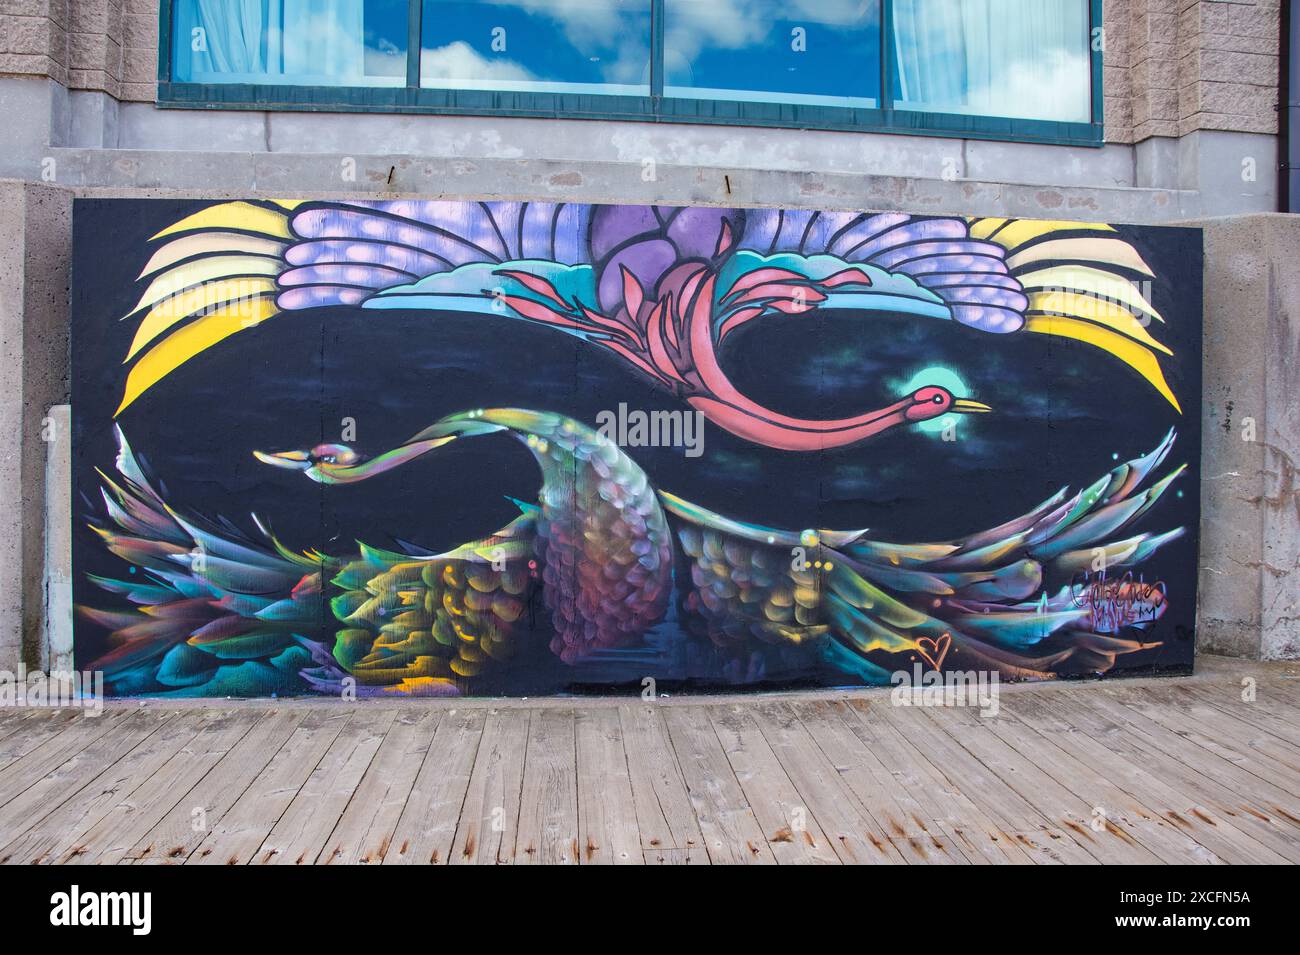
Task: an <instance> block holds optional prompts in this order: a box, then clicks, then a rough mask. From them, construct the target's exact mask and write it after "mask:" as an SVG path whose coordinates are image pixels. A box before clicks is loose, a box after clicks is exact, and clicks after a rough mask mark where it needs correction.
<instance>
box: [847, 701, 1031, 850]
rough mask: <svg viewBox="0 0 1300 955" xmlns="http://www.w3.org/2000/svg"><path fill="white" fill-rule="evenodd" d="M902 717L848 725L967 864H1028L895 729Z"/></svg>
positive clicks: (924, 754) (963, 795) (991, 822)
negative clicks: (951, 842)
mask: <svg viewBox="0 0 1300 955" xmlns="http://www.w3.org/2000/svg"><path fill="white" fill-rule="evenodd" d="M900 725H903V726H905V725H906V721H905V720H904V721H902V723H901V724H896V723H894V722H891V721H889V720H872V721H871V722H869V723H867V722H861V723H860V725H856V726H855V727H854V732H855V733H856V734H857V735H858V737H859V738H860V739H862V740H864V741H865V742H866V743H867V746H868V748H869V749H870V750H871V752H872V753H874V754H876V755H877V757H878V758H879V760H880V762H881V764H882V765H883V766H884V767H885V768H886V769H887V770H888V771H889V773H890V775H892V776H893V777H894V778H895V779H897V780H898V782H899V783H900V784H901V785H903V786H904V787H905V788H906V789H907V791H908V792H909V793H910V794H911V795H912V797H913V798H914V799H915V800H916V802H917V804H918V805H919V807H920V810H921V813H922V815H923V816H924V817H926V818H929V819H931V820H932V821H933V822H932V824H933V825H935V826H937V827H938V829H939V830H940V831H942V832H944V833H946V834H947V836H948V838H949V839H951V840H952V841H953V843H954V844H955V845H956V848H957V851H959V852H961V853H962V854H963V855H964V856H965V857H966V858H967V859H968V860H969V861H970V862H971V863H987V864H990V865H1008V864H1017V865H1029V864H1032V861H1033V860H1031V859H1030V858H1029V856H1028V855H1027V854H1026V853H1025V850H1024V849H1023V848H1022V847H1021V846H1020V845H1019V844H1018V843H1017V842H1015V841H1014V840H1012V839H1007V838H1005V837H1004V836H1002V835H1001V833H1000V832H999V829H998V826H997V825H996V824H995V823H994V822H993V821H992V820H990V819H989V817H988V816H987V815H986V814H985V813H984V812H983V811H982V810H981V809H980V808H979V807H978V806H977V805H975V803H973V802H971V800H970V798H969V797H968V796H967V795H966V794H965V793H964V792H963V791H962V790H961V789H960V788H959V787H958V786H957V785H955V784H954V783H953V782H952V781H951V780H949V779H948V778H947V777H946V776H945V775H944V774H943V772H942V771H941V770H940V768H939V767H938V766H936V765H935V764H934V763H932V762H931V761H930V759H929V756H928V755H927V753H926V752H925V750H924V749H923V748H920V747H918V746H916V745H914V744H913V743H912V741H911V740H910V739H908V737H907V736H906V735H904V733H903V732H902V731H901V730H900Z"/></svg>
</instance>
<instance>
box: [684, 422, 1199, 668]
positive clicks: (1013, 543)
mask: <svg viewBox="0 0 1300 955" xmlns="http://www.w3.org/2000/svg"><path fill="white" fill-rule="evenodd" d="M1173 441H1174V432H1173V431H1170V433H1169V434H1168V436H1167V437H1166V438H1165V439H1164V440H1163V441H1162V442H1161V443H1160V445H1159V446H1158V447H1157V448H1156V449H1155V450H1154V451H1152V452H1151V453H1150V454H1148V455H1144V456H1142V457H1139V458H1136V459H1134V460H1132V461H1129V462H1127V463H1125V464H1122V465H1120V466H1119V467H1117V468H1115V469H1114V470H1113V471H1111V472H1110V473H1109V474H1107V475H1106V476H1104V477H1102V478H1101V479H1099V480H1098V481H1096V482H1095V483H1093V484H1092V485H1090V486H1089V487H1087V488H1085V489H1084V490H1082V491H1079V492H1077V493H1075V494H1073V495H1070V494H1069V493H1068V492H1067V491H1066V490H1062V491H1060V492H1058V493H1057V494H1055V495H1053V496H1052V497H1051V498H1049V499H1048V500H1046V501H1044V502H1043V503H1042V504H1040V505H1039V506H1038V507H1036V508H1034V509H1033V510H1031V511H1030V512H1028V513H1027V514H1024V515H1022V516H1020V517H1018V518H1015V519H1014V520H1011V521H1008V522H1006V523H1004V524H1001V525H999V526H997V527H994V528H990V529H988V530H985V531H982V532H979V533H976V534H971V535H969V536H966V537H963V538H960V539H957V540H953V541H948V542H942V543H929V544H898V543H889V542H884V541H876V540H871V539H869V538H868V537H867V536H866V534H865V532H859V531H817V530H805V531H802V532H793V531H782V530H777V529H774V528H767V527H760V526H758V525H753V524H743V523H740V522H737V521H733V520H730V519H728V518H725V517H722V516H721V515H718V514H715V513H713V512H711V511H708V510H705V509H704V508H701V507H698V506H696V505H693V504H690V503H688V502H686V501H683V500H681V499H680V498H677V497H674V496H672V495H669V494H662V495H661V496H662V498H663V500H664V506H665V508H666V509H667V510H668V512H669V513H671V514H673V515H674V516H675V517H676V518H677V519H678V529H677V533H678V538H679V540H680V541H681V544H682V548H683V550H684V552H685V554H686V556H687V558H688V560H689V566H690V581H689V583H686V582H683V586H684V587H685V588H686V590H687V593H686V596H685V598H684V600H683V605H684V608H685V609H686V610H687V611H688V612H689V613H690V614H692V615H693V616H694V617H695V618H696V620H697V621H698V622H699V623H701V625H702V627H701V628H702V630H703V631H704V632H705V633H706V634H707V635H708V637H709V638H710V639H711V640H712V641H713V642H714V644H715V645H716V646H717V647H718V648H719V649H720V650H721V651H722V652H723V654H724V656H725V655H728V654H732V655H740V654H748V653H750V652H751V651H752V650H753V648H755V647H756V646H759V647H761V646H768V647H773V648H777V649H778V650H782V651H785V650H789V649H791V648H800V647H802V648H815V649H816V652H818V653H820V654H821V655H822V656H823V657H824V658H825V659H827V660H829V661H830V662H832V663H834V664H835V665H837V666H840V667H841V668H842V669H845V670H846V671H848V672H851V673H855V674H857V675H859V676H862V677H863V678H865V679H867V680H869V681H870V682H883V681H885V680H887V679H888V676H889V674H890V673H892V672H893V671H895V670H898V669H900V668H902V667H910V665H911V663H912V662H917V661H921V662H924V663H926V664H928V665H929V666H930V667H933V668H935V669H941V668H943V667H945V666H950V667H956V668H962V669H990V670H997V671H998V672H1000V673H1002V674H1003V675H1004V676H1008V677H1046V676H1051V675H1053V674H1054V673H1057V672H1060V671H1062V670H1063V669H1067V668H1073V669H1100V670H1104V669H1107V668H1109V667H1110V666H1111V665H1112V664H1113V663H1114V658H1115V656H1116V655H1117V654H1121V653H1129V652H1133V651H1136V650H1141V649H1144V648H1147V647H1151V646H1154V645H1155V644H1152V643H1146V642H1143V640H1142V639H1141V631H1142V630H1144V629H1145V628H1146V627H1148V626H1149V625H1150V623H1151V622H1153V621H1154V620H1155V619H1157V618H1158V617H1159V616H1160V615H1161V614H1162V613H1163V611H1164V597H1163V592H1162V591H1160V590H1159V589H1158V588H1154V587H1145V586H1141V585H1137V584H1134V583H1133V582H1132V581H1130V580H1128V579H1127V578H1125V577H1122V576H1119V575H1121V574H1123V573H1124V571H1125V570H1127V569H1128V568H1132V567H1134V566H1137V565H1139V564H1141V563H1142V562H1143V561H1145V560H1146V559H1147V558H1148V557H1150V556H1151V554H1153V553H1154V552H1155V551H1156V550H1157V549H1158V548H1160V547H1161V546H1163V545H1164V544H1166V543H1168V542H1170V541H1172V540H1174V539H1176V538H1177V537H1179V536H1180V535H1181V534H1182V528H1176V529H1174V530H1171V531H1168V532H1165V533H1159V534H1155V533H1149V532H1148V533H1138V534H1134V535H1128V534H1126V533H1125V532H1126V531H1127V529H1128V528H1130V527H1131V526H1132V525H1133V524H1134V523H1135V522H1137V521H1139V520H1140V519H1141V517H1142V516H1143V515H1144V514H1145V513H1146V512H1147V511H1148V510H1149V509H1150V508H1151V507H1152V506H1153V505H1154V504H1155V503H1156V501H1157V500H1159V498H1160V496H1161V495H1162V494H1163V493H1164V492H1165V490H1166V489H1167V488H1168V487H1169V485H1170V483H1171V482H1172V481H1173V480H1174V479H1175V478H1176V477H1177V476H1178V475H1179V474H1180V473H1181V472H1182V470H1183V467H1179V468H1177V469H1175V470H1174V471H1173V472H1171V473H1170V474H1168V475H1166V476H1165V477H1164V478H1162V479H1160V480H1159V481H1157V482H1155V483H1154V484H1152V485H1151V486H1150V487H1149V488H1148V489H1147V490H1145V491H1140V492H1139V491H1138V490H1137V489H1138V488H1139V487H1140V486H1141V485H1142V484H1143V483H1144V481H1145V480H1146V478H1147V477H1148V475H1150V473H1151V472H1152V471H1153V470H1154V469H1155V468H1156V467H1158V466H1159V464H1160V463H1161V462H1162V461H1163V460H1164V458H1165V456H1166V455H1167V454H1168V452H1169V449H1170V447H1171V446H1172V445H1173ZM1117 578H1118V579H1117ZM1124 587H1128V588H1129V589H1128V590H1127V591H1124V590H1123V588H1124ZM1116 588H1120V590H1118V591H1117V590H1116ZM1100 595H1107V596H1118V597H1119V599H1120V600H1122V601H1124V602H1125V603H1126V606H1127V611H1126V613H1125V614H1124V615H1119V616H1117V615H1115V614H1103V613H1100V612H1098V607H1099V606H1100V605H1101V604H1102V603H1103V601H1102V600H1101V599H1094V598H1099V596H1100Z"/></svg>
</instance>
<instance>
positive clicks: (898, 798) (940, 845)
mask: <svg viewBox="0 0 1300 955" xmlns="http://www.w3.org/2000/svg"><path fill="white" fill-rule="evenodd" d="M796 712H798V713H799V717H800V719H801V720H802V721H803V723H804V725H805V726H807V727H808V730H809V732H810V733H812V735H813V738H814V739H816V740H817V744H818V745H819V746H820V747H821V748H822V752H824V753H825V754H826V755H827V756H828V757H830V758H831V760H832V761H833V762H834V764H835V768H836V769H837V770H838V771H839V773H840V776H841V778H842V779H843V780H844V782H845V783H846V784H847V785H848V786H849V788H850V789H852V790H853V792H854V793H855V794H856V795H857V798H858V800H859V802H860V803H861V804H862V805H863V806H864V807H867V808H868V809H869V811H870V812H871V815H872V816H873V817H874V818H875V819H876V821H877V823H878V825H879V827H880V829H881V831H882V832H883V833H884V837H885V839H887V840H888V841H889V843H890V844H891V845H892V846H894V848H895V849H897V850H898V852H899V854H900V855H901V856H902V858H903V859H904V860H906V861H907V862H909V863H928V864H932V865H963V864H966V863H968V862H969V861H970V860H969V859H968V858H967V857H966V855H965V854H964V853H963V852H962V851H961V850H960V849H959V848H957V847H956V846H955V845H953V844H952V840H950V839H948V838H947V836H946V834H945V833H944V832H943V831H942V829H941V827H940V826H939V825H938V823H937V821H936V820H934V819H928V820H927V819H926V818H924V817H923V816H922V810H921V807H920V805H919V803H918V802H917V801H916V798H915V797H914V795H913V793H912V792H910V791H909V790H908V788H907V787H906V786H904V785H903V784H902V783H901V782H900V781H899V780H898V779H897V778H896V777H895V776H894V773H893V772H892V771H891V770H890V768H889V767H888V766H885V765H884V764H883V763H881V761H880V758H879V756H878V755H877V753H876V752H875V751H874V749H873V747H872V740H871V737H870V736H869V735H867V734H866V733H865V732H864V730H865V729H866V727H865V726H864V724H863V721H862V720H859V719H858V718H857V715H856V712H855V711H854V710H853V709H852V708H851V707H848V706H846V705H845V704H842V703H811V704H808V705H807V706H803V705H800V706H799V707H797V708H796Z"/></svg>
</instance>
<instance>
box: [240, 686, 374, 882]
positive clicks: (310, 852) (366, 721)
mask: <svg viewBox="0 0 1300 955" xmlns="http://www.w3.org/2000/svg"><path fill="white" fill-rule="evenodd" d="M395 715H396V714H395V713H394V711H392V710H370V711H367V710H365V709H362V710H361V711H360V712H357V713H355V714H354V715H353V717H352V719H351V720H350V721H349V722H348V724H347V725H346V726H344V727H343V729H342V731H341V732H340V733H339V734H338V736H336V737H335V738H334V742H333V743H332V744H331V745H330V748H329V750H328V751H327V752H326V753H325V755H324V757H323V758H322V759H321V761H320V763H318V764H317V766H316V768H315V769H313V770H312V772H311V775H310V776H308V777H307V781H306V782H305V783H304V784H303V786H302V788H301V789H300V790H298V794H297V795H296V796H294V797H293V801H292V802H290V803H289V807H288V808H287V809H285V811H284V814H283V815H282V816H280V818H279V819H278V820H277V821H276V823H275V825H274V826H273V827H272V828H271V831H270V832H269V833H268V834H267V836H266V839H265V840H263V842H262V844H261V846H260V847H258V849H257V852H256V853H255V854H254V856H253V859H252V861H253V862H255V863H258V864H262V865H267V864H275V865H311V864H313V863H315V862H316V861H317V858H318V856H320V854H321V850H322V849H324V847H325V843H326V841H327V840H328V839H329V838H330V834H331V833H332V832H334V829H335V827H336V826H338V824H339V817H340V816H342V815H343V811H344V810H345V809H347V808H348V805H349V803H350V802H351V800H352V798H353V794H354V793H355V792H356V791H357V786H358V785H359V784H360V781H361V777H362V775H364V774H365V772H366V770H367V769H368V768H369V767H370V764H371V761H372V760H373V759H374V758H375V753H376V752H377V751H378V749H379V747H380V745H381V744H382V743H384V742H385V739H386V737H385V734H386V733H387V732H388V728H389V726H390V725H391V724H392V722H393V717H394V716H395ZM322 861H323V860H322Z"/></svg>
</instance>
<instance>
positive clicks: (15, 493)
mask: <svg viewBox="0 0 1300 955" xmlns="http://www.w3.org/2000/svg"><path fill="white" fill-rule="evenodd" d="M71 258H72V199H71V193H70V192H68V191H67V190H65V189H60V188H57V187H54V186H44V185H38V184H35V183H25V182H14V181H10V180H0V363H2V364H3V367H4V369H5V382H4V387H3V388H0V438H2V439H3V444H2V445H0V669H6V670H14V669H16V667H17V665H18V662H19V659H23V660H25V661H26V663H27V664H28V665H29V666H32V667H35V666H36V665H37V664H38V662H39V660H40V656H41V649H40V646H39V641H40V634H41V630H42V617H43V610H44V604H45V599H44V597H45V573H44V570H45V567H44V565H45V538H44V524H45V466H46V451H47V448H46V443H45V438H46V437H48V436H51V435H50V431H49V422H47V421H46V417H47V415H48V412H49V409H50V407H51V406H52V405H55V404H59V403H62V402H66V401H67V400H68V399H67V395H68V274H69V264H70V261H71ZM53 437H55V438H56V439H57V438H58V437H62V438H63V439H64V440H67V439H68V437H69V436H68V435H62V436H60V435H57V434H55V435H53Z"/></svg>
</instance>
